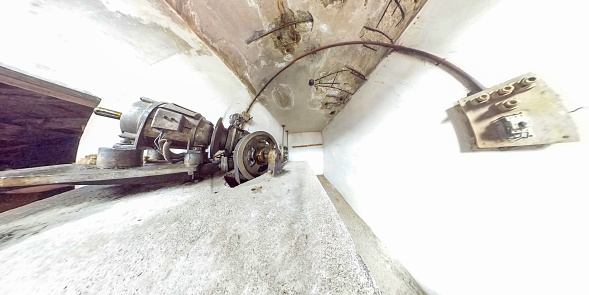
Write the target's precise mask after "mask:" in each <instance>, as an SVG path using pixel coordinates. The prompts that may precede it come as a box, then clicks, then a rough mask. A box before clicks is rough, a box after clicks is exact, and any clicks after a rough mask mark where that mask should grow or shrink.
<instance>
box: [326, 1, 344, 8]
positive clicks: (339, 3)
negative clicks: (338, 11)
mask: <svg viewBox="0 0 589 295" xmlns="http://www.w3.org/2000/svg"><path fill="white" fill-rule="evenodd" d="M346 1H347V0H321V3H322V4H323V6H325V7H327V6H328V5H338V6H342V5H344V4H346Z"/></svg>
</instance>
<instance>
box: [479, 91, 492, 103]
mask: <svg viewBox="0 0 589 295" xmlns="http://www.w3.org/2000/svg"><path fill="white" fill-rule="evenodd" d="M490 98H491V96H489V95H488V94H486V93H485V94H481V96H479V97H477V98H476V101H477V102H479V103H484V102H487V101H488V100H489V99H490Z"/></svg>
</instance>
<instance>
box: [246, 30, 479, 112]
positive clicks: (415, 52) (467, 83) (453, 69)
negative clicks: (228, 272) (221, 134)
mask: <svg viewBox="0 0 589 295" xmlns="http://www.w3.org/2000/svg"><path fill="white" fill-rule="evenodd" d="M350 45H375V46H382V47H388V48H391V49H394V50H395V52H398V53H401V54H405V55H411V56H417V57H421V58H423V60H424V61H428V62H430V63H433V64H434V65H436V66H440V65H441V66H442V67H443V68H445V70H446V72H448V73H449V74H451V75H452V76H453V77H454V78H456V79H457V80H458V81H459V82H460V83H462V85H464V87H465V88H467V89H468V90H469V93H471V94H472V93H477V92H480V91H482V90H483V89H485V87H484V86H483V85H482V84H481V83H479V82H478V81H477V80H476V79H475V78H474V77H472V76H471V75H469V74H468V73H466V72H465V71H464V70H462V69H461V68H459V67H457V66H456V65H454V64H453V63H451V62H449V61H447V60H445V59H443V58H441V57H439V56H436V55H433V54H431V53H428V52H425V51H422V50H419V49H415V48H411V47H406V46H402V45H396V44H390V43H383V42H375V41H346V42H339V43H333V44H330V45H325V46H322V47H318V48H315V49H313V50H311V51H309V52H307V53H305V54H303V55H300V56H298V57H297V58H295V59H293V60H292V61H291V62H289V63H288V64H287V65H285V66H284V67H283V68H282V69H280V70H279V71H278V72H277V73H276V74H274V76H272V78H270V79H269V80H268V82H266V84H264V86H262V89H260V91H258V93H257V94H256V96H255V97H254V99H253V100H252V102H251V103H250V104H249V106H248V107H247V110H246V111H245V112H246V113H249V111H250V110H251V108H252V106H253V105H254V103H255V102H256V100H257V99H258V97H259V96H260V94H262V92H264V90H265V89H266V87H268V85H269V84H270V83H272V81H273V80H274V79H275V78H276V77H278V75H280V74H281V73H282V72H284V70H286V69H288V68H289V67H290V66H292V65H293V64H294V63H295V62H297V61H299V60H300V59H302V58H304V57H306V56H309V55H311V54H315V53H317V52H319V51H323V50H326V49H329V48H333V47H340V46H350Z"/></svg>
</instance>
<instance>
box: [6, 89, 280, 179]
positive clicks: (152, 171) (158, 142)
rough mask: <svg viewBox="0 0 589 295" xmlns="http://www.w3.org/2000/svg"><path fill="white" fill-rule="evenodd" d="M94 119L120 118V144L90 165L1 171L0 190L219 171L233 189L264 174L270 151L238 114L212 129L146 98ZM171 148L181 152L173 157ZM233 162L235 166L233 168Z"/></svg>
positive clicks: (195, 116)
mask: <svg viewBox="0 0 589 295" xmlns="http://www.w3.org/2000/svg"><path fill="white" fill-rule="evenodd" d="M95 114H97V115H100V116H105V117H108V118H113V119H120V128H121V134H120V135H119V136H120V137H121V142H119V143H116V144H114V146H113V147H112V148H100V149H99V151H98V154H97V159H96V165H76V164H70V165H59V166H47V167H38V168H31V169H24V170H12V171H3V172H0V190H3V189H5V187H8V186H10V187H26V186H36V185H45V184H58V183H63V184H139V183H155V182H167V181H172V180H190V179H192V180H194V179H200V178H202V177H203V176H204V175H209V174H214V173H215V172H217V171H219V170H222V171H224V172H226V179H230V180H229V181H231V183H230V184H232V186H235V185H237V184H240V183H243V182H245V181H248V180H251V179H253V178H254V177H257V176H260V175H262V174H263V173H265V172H266V171H267V170H268V154H269V153H270V152H271V150H272V149H273V148H275V147H276V141H275V140H274V138H273V137H272V136H271V135H270V134H268V133H266V132H263V131H258V132H255V133H254V134H249V132H247V131H245V130H243V129H242V124H244V123H245V122H246V121H247V120H246V119H245V118H244V117H243V115H241V114H233V115H231V117H230V120H231V125H230V126H229V127H228V128H225V127H224V126H223V123H222V121H223V120H222V119H219V120H218V122H217V125H216V127H215V128H213V124H212V123H211V122H209V121H207V120H206V119H205V118H204V117H203V116H202V115H200V114H199V113H196V112H193V111H191V110H188V109H185V108H183V107H181V106H178V105H175V104H171V103H165V102H157V101H153V100H150V99H148V98H141V100H140V101H138V102H135V103H134V104H133V105H132V107H131V110H130V111H129V112H126V113H121V112H117V111H113V110H108V109H104V108H97V109H96V110H95ZM249 135H251V136H249ZM209 144H210V145H211V147H210V152H211V153H210V156H211V157H210V158H209V154H208V153H207V148H208V147H209ZM240 147H242V148H241V150H240V151H238V149H239V148H240ZM245 148H248V150H247V151H246V150H245ZM172 149H181V150H183V152H180V153H176V152H173V151H172ZM144 150H145V151H146V152H145V156H143V153H144ZM234 156H236V157H238V158H239V160H236V159H235V158H234ZM162 158H163V159H162ZM144 161H145V162H146V164H143V162H144ZM251 161H253V164H252V162H251ZM177 162H183V163H177ZM237 163H239V165H241V167H237Z"/></svg>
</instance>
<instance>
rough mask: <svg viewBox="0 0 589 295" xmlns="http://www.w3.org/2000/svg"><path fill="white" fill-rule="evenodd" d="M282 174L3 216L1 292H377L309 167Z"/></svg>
mask: <svg viewBox="0 0 589 295" xmlns="http://www.w3.org/2000/svg"><path fill="white" fill-rule="evenodd" d="M286 170H287V172H286V173H285V174H283V175H281V176H279V177H275V178H273V177H270V176H268V175H264V176H261V177H259V178H257V179H254V180H252V181H250V182H248V183H246V184H243V185H241V186H238V187H236V188H233V189H232V188H229V187H227V186H225V185H224V180H223V178H222V177H219V176H216V177H212V178H210V179H207V180H205V181H202V182H199V183H187V184H175V185H172V184H169V185H167V186H161V185H160V186H153V185H152V186H135V187H124V186H86V187H82V188H79V189H76V190H73V191H70V192H66V193H63V194H60V195H57V196H54V197H50V198H47V199H44V200H41V201H37V202H35V203H31V204H28V205H26V206H23V207H20V208H17V209H13V210H9V211H7V212H3V213H1V214H0V294H212V293H215V294H380V291H379V289H378V287H377V286H376V284H375V283H374V280H373V278H372V276H371V274H370V272H369V270H368V269H367V268H366V265H365V264H364V262H363V261H362V259H361V258H360V256H359V255H358V253H357V252H356V249H355V247H354V242H353V241H352V238H351V237H350V234H349V233H348V231H347V230H346V226H345V225H344V223H343V222H342V221H341V219H340V217H339V215H338V213H337V212H336V210H335V209H334V207H333V206H332V205H331V202H330V201H329V199H328V196H327V194H326V192H325V191H324V190H323V188H322V186H321V184H320V183H319V181H318V180H317V178H316V176H315V175H314V173H313V172H312V171H311V169H310V168H309V166H308V165H307V164H306V163H305V162H290V163H288V164H287V166H286ZM391 279H393V278H392V277H391ZM400 279H403V278H400ZM395 280H397V279H395ZM399 294H401V293H399Z"/></svg>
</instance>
